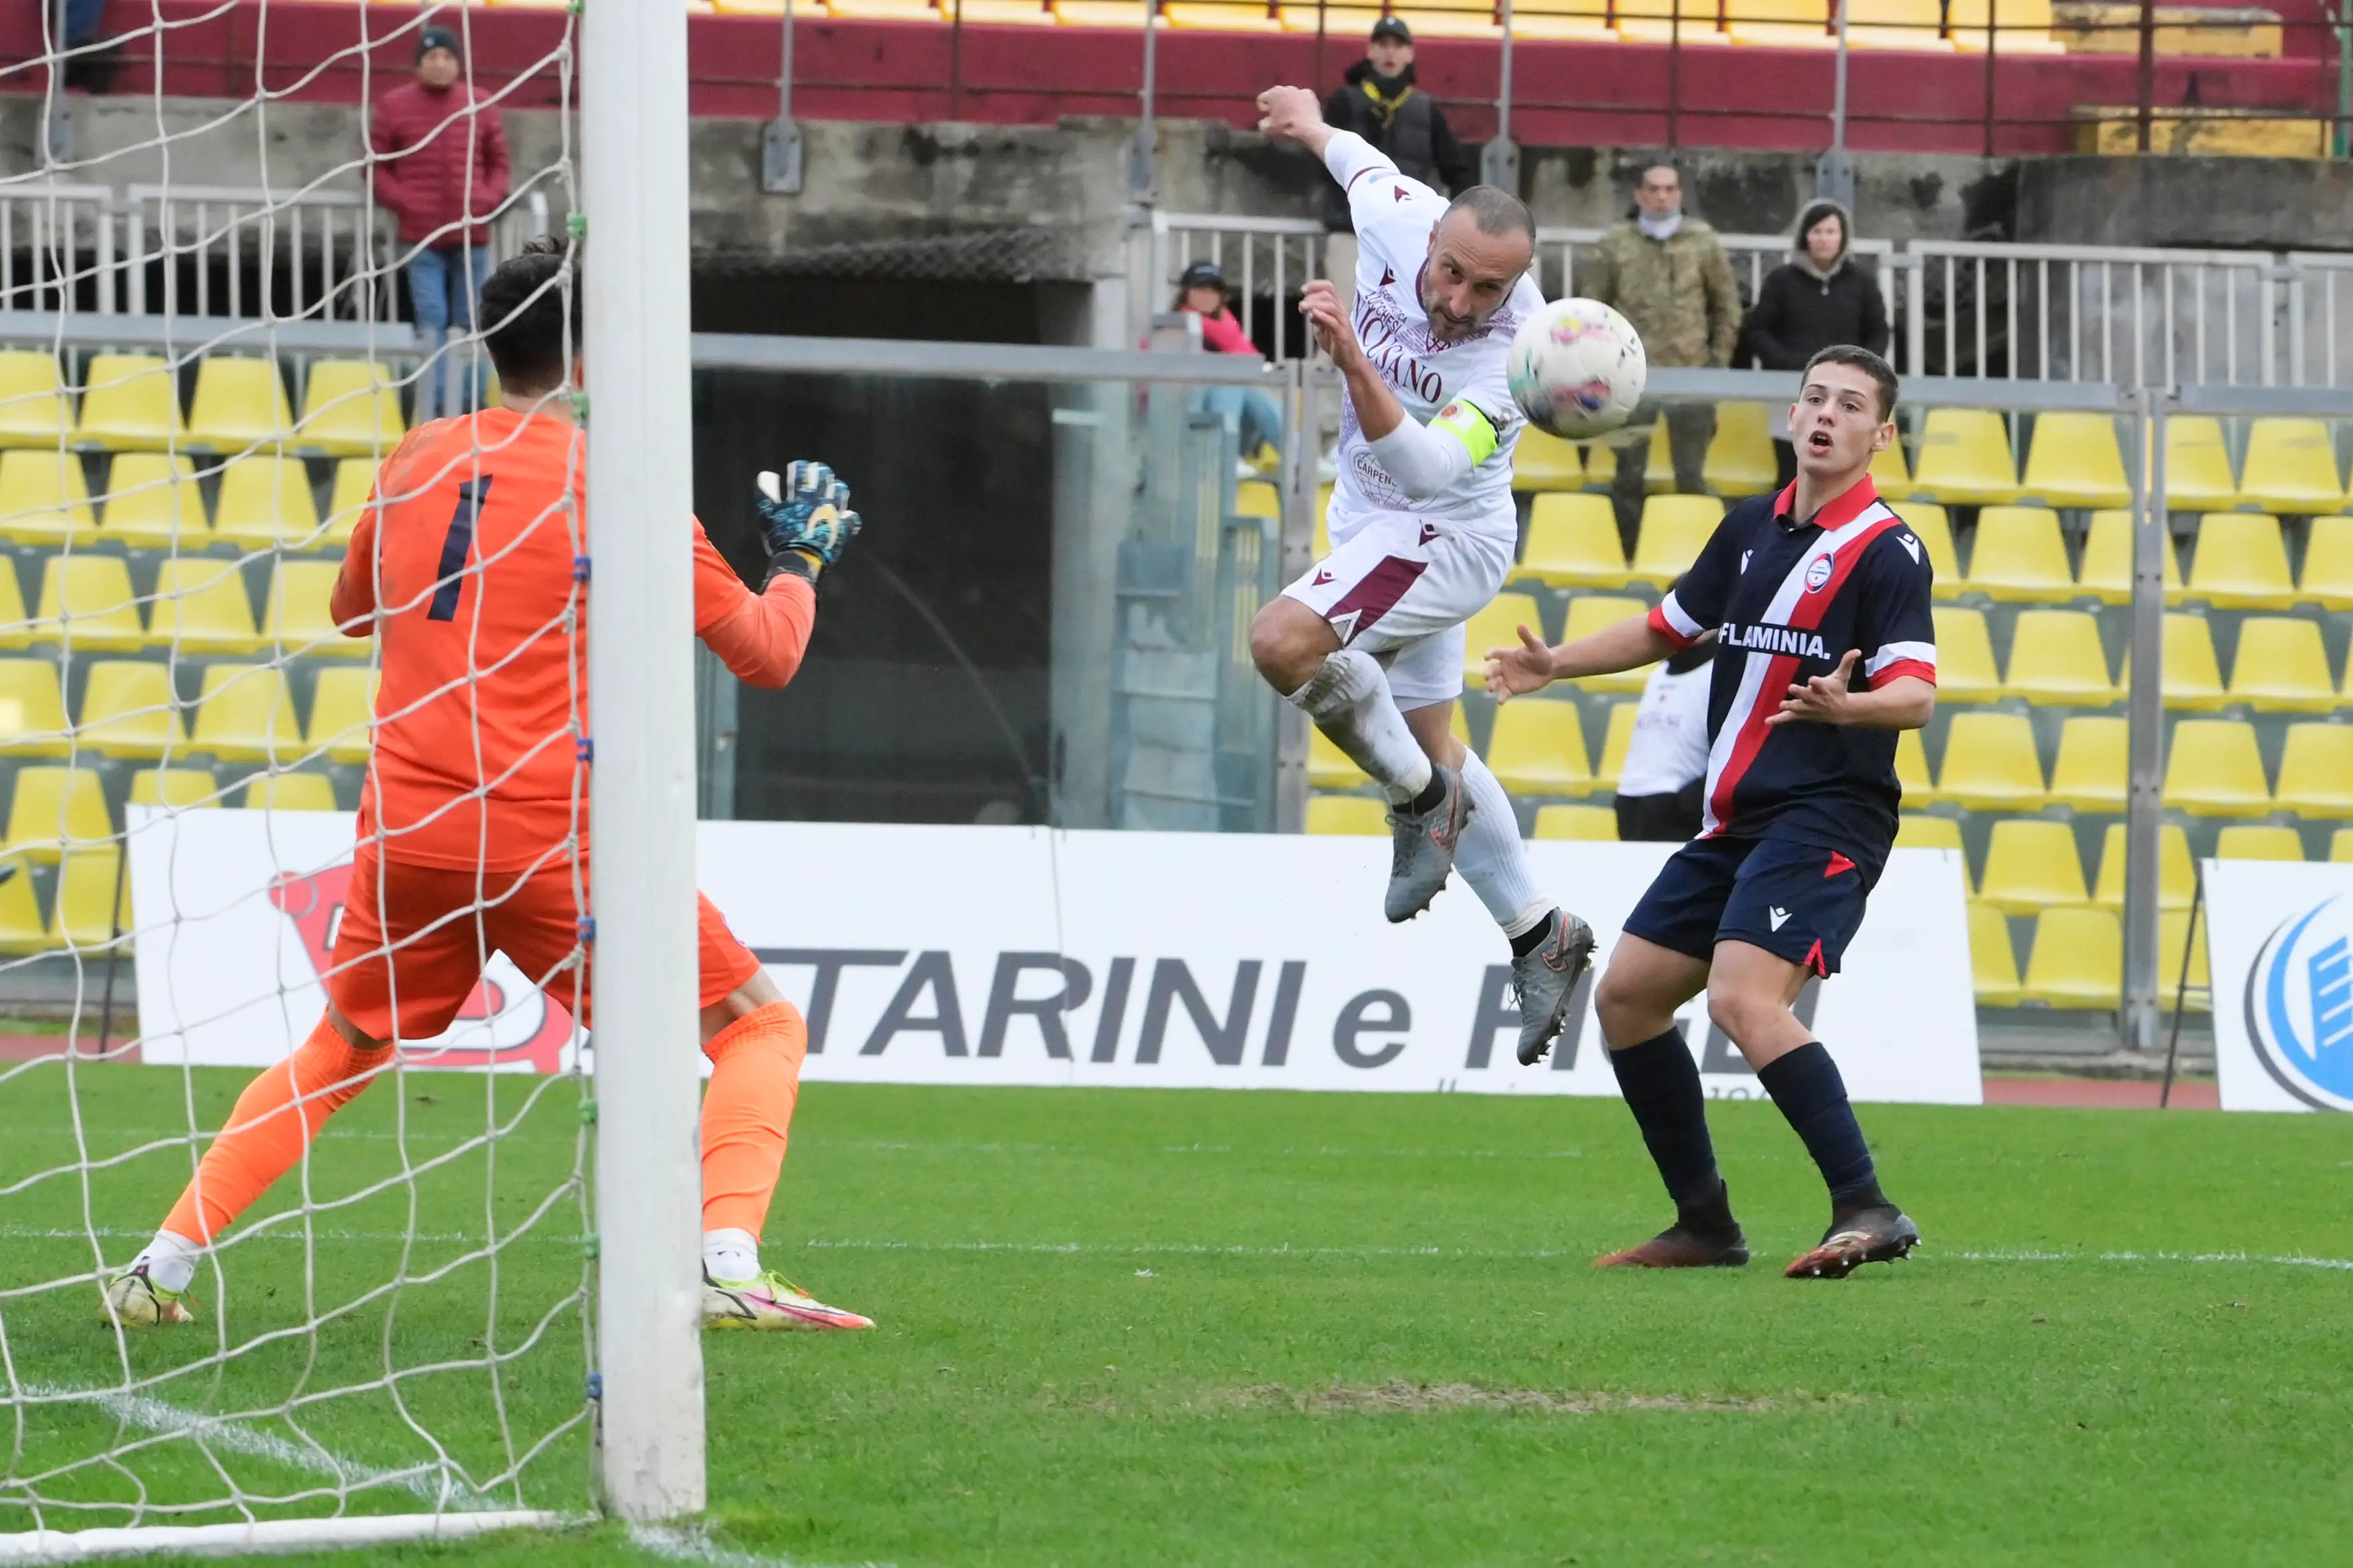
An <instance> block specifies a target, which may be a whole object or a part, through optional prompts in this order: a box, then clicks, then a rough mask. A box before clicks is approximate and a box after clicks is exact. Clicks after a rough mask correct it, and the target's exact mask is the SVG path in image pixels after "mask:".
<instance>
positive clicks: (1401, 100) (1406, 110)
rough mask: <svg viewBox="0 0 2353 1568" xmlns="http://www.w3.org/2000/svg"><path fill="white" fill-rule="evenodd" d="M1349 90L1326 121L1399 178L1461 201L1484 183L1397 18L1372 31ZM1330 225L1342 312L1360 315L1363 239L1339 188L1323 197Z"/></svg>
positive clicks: (1327, 254)
mask: <svg viewBox="0 0 2353 1568" xmlns="http://www.w3.org/2000/svg"><path fill="white" fill-rule="evenodd" d="M1344 80H1345V86H1343V87H1341V88H1339V89H1337V90H1336V91H1335V92H1334V93H1333V94H1332V96H1331V97H1330V98H1328V99H1326V100H1324V123H1325V124H1326V125H1329V126H1330V127H1332V129H1333V130H1335V131H1353V132H1356V134H1357V135H1359V136H1361V137H1363V138H1364V139H1365V140H1366V141H1367V142H1371V143H1372V144H1373V145H1374V146H1376V147H1377V148H1379V149H1380V150H1381V151H1382V152H1384V153H1388V155H1389V158H1390V160H1391V161H1392V162H1393V163H1396V164H1397V166H1398V173H1399V174H1403V175H1405V176H1406V177H1407V178H1408V179H1414V180H1419V181H1420V182H1421V183H1422V184H1425V185H1428V186H1429V187H1430V189H1432V190H1434V191H1438V192H1440V193H1442V194H1444V195H1460V194H1461V192H1463V191H1466V190H1468V189H1470V188H1471V187H1472V185H1474V184H1478V183H1479V182H1478V176H1477V174H1475V173H1474V172H1473V168H1472V161H1471V154H1470V153H1467V152H1465V151H1464V150H1463V147H1462V143H1461V142H1457V141H1456V140H1455V139H1454V128H1453V127H1452V126H1451V125H1449V124H1447V123H1446V113H1445V111H1444V110H1441V109H1440V108H1439V107H1438V100H1436V99H1433V98H1431V97H1430V95H1429V94H1428V93H1425V92H1423V91H1421V90H1420V89H1419V88H1417V87H1415V86H1414V82H1413V31H1412V29H1411V28H1409V27H1408V26H1406V25H1405V23H1404V21H1403V20H1402V19H1400V18H1398V17H1396V16H1383V17H1382V18H1381V19H1380V20H1379V21H1377V22H1376V23H1374V24H1373V36H1372V37H1371V38H1370V39H1368V40H1367V41H1366V44H1365V58H1363V59H1361V60H1358V61H1357V62H1356V64H1355V65H1352V66H1350V67H1349V68H1348V74H1347V76H1346V77H1345V79H1344ZM1324 227H1325V228H1326V229H1328V230H1329V231H1331V235H1332V237H1331V240H1330V241H1329V242H1328V246H1327V248H1326V249H1325V251H1324V261H1325V265H1324V276H1325V277H1326V278H1329V279H1331V280H1332V282H1333V285H1334V286H1335V287H1336V288H1337V289H1339V290H1340V303H1341V304H1342V306H1344V307H1346V308H1350V309H1353V308H1354V304H1355V300H1356V227H1355V225H1354V224H1353V223H1351V222H1350V220H1349V217H1348V194H1347V193H1346V192H1345V191H1343V190H1342V189H1341V188H1340V187H1339V186H1338V185H1337V184H1326V185H1325V187H1324Z"/></svg>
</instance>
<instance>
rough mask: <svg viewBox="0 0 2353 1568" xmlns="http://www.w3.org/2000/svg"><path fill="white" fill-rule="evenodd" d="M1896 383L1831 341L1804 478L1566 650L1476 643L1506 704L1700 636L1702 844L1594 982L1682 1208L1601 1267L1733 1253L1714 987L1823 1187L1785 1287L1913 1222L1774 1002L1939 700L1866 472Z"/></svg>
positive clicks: (1741, 1242)
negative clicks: (1711, 657)
mask: <svg viewBox="0 0 2353 1568" xmlns="http://www.w3.org/2000/svg"><path fill="white" fill-rule="evenodd" d="M1894 412H1895V373H1894V371H1893V370H1891V369H1889V368H1888V365H1887V362H1886V361H1884V360H1883V359H1881V358H1880V357H1879V356H1878V355H1877V354H1874V353H1869V352H1868V351H1866V350H1863V349H1859V348H1852V347H1838V348H1828V349H1824V350H1823V351H1822V352H1821V353H1818V354H1816V355H1815V356H1814V357H1813V360H1812V362H1811V363H1809V364H1808V365H1807V366H1806V373H1805V378H1804V380H1803V382H1802V383H1801V384H1800V385H1799V394H1798V402H1797V405H1796V406H1795V407H1794V408H1792V409H1791V411H1790V426H1791V434H1792V436H1793V437H1794V439H1795V442H1796V445H1797V448H1798V478H1797V481H1796V482H1795V483H1794V484H1792V485H1790V486H1789V487H1788V489H1784V490H1782V491H1781V492H1780V493H1779V494H1778V495H1767V496H1758V497H1757V498H1755V499H1754V500H1746V501H1743V502H1741V503H1740V504H1738V505H1736V506H1735V507H1734V508H1733V509H1732V510H1730V511H1728V512H1726V513H1725V518H1724V521H1723V523H1722V524H1721V525H1720V526H1719V527H1718V528H1717V529H1716V531H1715V536H1714V537H1713V538H1711V539H1710V540H1709V541H1708V542H1707V546H1706V548H1705V549H1704V550H1702V551H1701V552H1700V555H1699V559H1698V561H1697V562H1695V563H1694V564H1693V566H1692V569H1691V571H1690V572H1689V573H1688V574H1685V576H1684V577H1683V580H1682V582H1681V583H1679V584H1677V585H1676V586H1675V588H1674V590H1673V591H1672V593H1670V594H1668V595H1667V596H1666V597H1665V598H1664V599H1663V600H1662V601H1661V602H1660V604H1659V606H1658V608H1656V609H1654V610H1652V611H1651V614H1650V616H1649V618H1648V619H1647V620H1630V621H1624V622H1620V624H1619V625H1617V626H1611V627H1609V629H1608V630H1606V631H1602V632H1598V633H1596V634H1595V635H1593V636H1592V637H1584V638H1580V639H1579V640H1578V641H1577V642H1574V643H1571V644H1568V645H1567V646H1566V647H1546V646H1545V644H1544V641H1543V639H1542V638H1540V637H1537V636H1536V635H1535V633H1534V632H1532V631H1530V630H1529V629H1528V628H1527V627H1525V626H1522V627H1521V628H1520V640H1521V646H1520V647H1516V648H1495V649H1493V650H1491V651H1490V653H1489V655H1488V660H1489V662H1488V666H1487V686H1488V689H1489V690H1491V691H1492V692H1493V693H1494V695H1495V696H1496V698H1497V700H1507V699H1509V698H1511V697H1513V696H1515V695H1518V694H1520V693H1523V692H1528V691H1534V690H1535V689H1538V688H1540V687H1542V686H1544V685H1545V684H1546V682H1547V681H1552V680H1560V679H1570V678H1573V677H1577V676H1586V675H1605V674H1608V673H1609V672H1611V671H1614V670H1620V669H1630V668H1634V667H1636V666H1638V665H1644V664H1649V663H1651V661H1652V660H1655V659H1658V658H1663V657H1664V656H1666V655H1667V654H1670V653H1672V652H1674V651H1675V650H1677V649H1679V648H1683V647H1689V646H1690V645H1691V644H1692V643H1693V642H1694V641H1695V640H1696V639H1697V638H1698V637H1700V636H1701V634H1703V633H1704V632H1706V631H1708V630H1711V629H1713V630H1714V631H1715V633H1716V653H1715V670H1714V672H1713V676H1712V685H1711V688H1710V692H1709V702H1708V741H1709V749H1708V762H1707V783H1706V786H1705V793H1704V797H1703V798H1704V813H1703V816H1702V821H1701V828H1700V836H1699V837H1697V838H1695V839H1694V840H1692V842H1691V843H1689V844H1688V845H1686V846H1684V847H1683V849H1681V850H1680V851H1678V852H1677V853H1676V855H1675V857H1674V858H1672V859H1671V860H1669V861H1668V862H1667V863H1666V865H1665V866H1664V867H1663V868H1661V870H1660V872H1659V876H1658V879H1657V880H1655V881H1653V882H1652V883H1651V889H1650V891H1649V892H1647V893H1645V894H1644V895H1643V896H1642V900H1641V903H1639V904H1637V905H1636V906H1635V908H1634V912H1633V913H1632V914H1630V915H1629V916H1628V917H1627V920H1626V926H1625V934H1624V935H1623V936H1622V937H1621V938H1620V941H1619V943H1618V947H1617V950H1616V951H1615V952H1612V953H1611V954H1610V958H1609V971H1608V972H1607V973H1605V974H1604V975H1603V976H1602V979H1601V984H1600V985H1599V988H1598V989H1597V991H1596V993H1595V995H1594V1010H1595V1013H1596V1014H1597V1016H1599V1019H1600V1021H1601V1032H1602V1035H1603V1037H1605V1038H1606V1039H1607V1040H1608V1041H1609V1062H1610V1066H1611V1067H1612V1068H1615V1069H1616V1071H1617V1074H1618V1083H1619V1087H1620V1089H1622V1090H1624V1092H1625V1095H1626V1103H1627V1105H1628V1107H1629V1108H1630V1110H1632V1111H1633V1112H1634V1120H1635V1121H1636V1122H1637V1123H1639V1124H1640V1126H1641V1131H1642V1141H1643V1142H1644V1143H1645V1144H1647V1145H1648V1146H1649V1148H1650V1151H1651V1158H1652V1160H1654V1161H1655V1162H1656V1163H1657V1164H1658V1167H1659V1173H1660V1174H1661V1175H1662V1177H1664V1178H1665V1180H1666V1184H1667V1192H1668V1194H1669V1195H1670V1196H1672V1198H1673V1199H1674V1201H1675V1209H1676V1219H1675V1223H1674V1225H1673V1226H1670V1227H1669V1228H1668V1229H1666V1230H1665V1231H1662V1233H1660V1234H1659V1235H1658V1236H1656V1237H1652V1238H1651V1240H1649V1241H1646V1242H1644V1243H1643V1244H1642V1245H1641V1246H1640V1247H1632V1248H1630V1249H1628V1250H1627V1251H1624V1252H1617V1253H1612V1254H1610V1255H1609V1256H1608V1257H1606V1258H1599V1259H1598V1260H1597V1261H1598V1262H1599V1265H1601V1266H1602V1267H1605V1268H1608V1267H1633V1268H1695V1267H1703V1266H1708V1265H1736V1264H1742V1263H1746V1262H1747V1261H1748V1245H1747V1242H1746V1240H1745V1239H1744V1238H1743V1237H1742V1236H1741V1233H1740V1226H1739V1225H1738V1224H1737V1223H1736V1222H1735V1220H1734V1219H1733V1217H1732V1205H1731V1202H1730V1200H1729V1198H1728V1197H1727V1196H1726V1195H1725V1186H1724V1180H1723V1178H1722V1177H1721V1176H1719V1175H1718V1174H1717V1173H1716V1167H1715V1150H1714V1149H1713V1147H1712V1146H1711V1145H1710V1143H1709V1142H1708V1135H1707V1118H1706V1109H1705V1108H1706V1098H1705V1096H1704V1093H1703V1092H1702V1089H1701V1085H1700V1079H1699V1068H1698V1066H1697V1064H1696V1063H1695V1062H1694V1060H1693V1058H1692V1054H1691V1050H1690V1047H1688V1046H1686V1045H1685V1044H1684V1042H1683V1035H1682V1033H1681V1031H1679V1030H1678V1029H1677V1028H1676V1027H1675V1021H1674V1016H1675V1011H1676V1009H1678V1008H1680V1007H1681V1006H1682V1005H1683V1004H1684V1003H1686V1002H1688V1001H1690V1000H1691V998H1692V997H1694V995H1697V994H1699V993H1700V991H1701V990H1703V989H1704V990H1705V991H1706V992H1707V1010H1708V1016H1709V1017H1710V1018H1711V1019H1713V1020H1714V1021H1715V1024H1716V1025H1717V1026H1719V1027H1721V1028H1722V1029H1723V1030H1724V1032H1725V1034H1727V1035H1729V1036H1731V1037H1732V1039H1733V1042H1734V1043H1735V1044H1736V1045H1737V1046H1738V1047H1740V1050H1741V1054H1742V1055H1743V1056H1745V1057H1746V1058H1748V1063H1749V1065H1750V1066H1751V1067H1753V1068H1756V1069H1757V1079H1758V1080H1759V1081H1760V1082H1761V1083H1762V1084H1763V1085H1764V1088H1765V1090H1766V1092H1767V1093H1768V1094H1770V1095H1771V1096H1772V1097H1773V1102H1774V1103H1775V1104H1776V1105H1778V1106H1779V1107H1780V1108H1781V1112H1782V1114H1783V1115H1785V1116H1786V1117H1788V1120H1789V1125H1790V1126H1791V1127H1792V1128H1794V1129H1795V1130H1796V1131H1797V1133H1798V1136H1799V1138H1801V1139H1803V1140H1804V1141H1805V1144H1806V1148H1807V1151H1808V1152H1810V1153H1811V1154H1812V1155H1813V1157H1814V1162H1815V1163H1816V1164H1818V1165H1819V1166H1820V1167H1821V1172H1822V1177H1823V1179H1824V1180H1825V1181H1826V1182H1827V1183H1828V1184H1829V1185H1830V1189H1831V1226H1830V1229H1829V1231H1828V1232H1827V1233H1826V1234H1825V1235H1824V1236H1823V1237H1822V1242H1821V1245H1820V1246H1819V1247H1815V1248H1814V1249H1813V1250H1811V1251H1810V1252H1808V1253H1806V1254H1805V1255H1804V1256H1803V1257H1800V1258H1798V1259H1797V1261H1795V1262H1793V1263H1791V1264H1790V1265H1789V1267H1788V1274H1789V1275H1790V1276H1791V1277H1792V1278H1829V1279H1841V1278H1843V1277H1844V1276H1846V1275H1847V1274H1849V1273H1852V1271H1853V1270H1854V1269H1855V1268H1857V1267H1858V1266H1859V1265H1861V1264H1864V1263H1876V1262H1881V1261H1884V1260H1889V1259H1893V1258H1901V1257H1903V1256H1904V1255H1905V1253H1906V1252H1908V1251H1910V1250H1911V1249H1912V1247H1914V1246H1915V1244H1916V1243H1917V1242H1918V1241H1919V1239H1920V1233H1919V1230H1918V1228H1917V1227H1916V1226H1914V1225H1913V1223H1912V1221H1911V1220H1910V1219H1909V1218H1908V1217H1906V1216H1905V1214H1904V1212H1903V1211H1902V1210H1901V1209H1899V1208H1897V1207H1896V1206H1895V1205H1894V1204H1892V1203H1890V1202H1888V1200H1887V1197H1886V1195H1885V1194H1883V1193H1882V1192H1881V1191H1880V1190H1879V1180H1878V1174H1877V1172H1876V1171H1875V1169H1874V1168H1873V1164H1872V1159H1871V1152H1870V1150H1869V1149H1868V1148H1867V1147H1866V1146H1865V1145H1864V1143H1863V1141H1862V1128H1861V1127H1860V1126H1858V1125H1857V1124H1856V1121H1855V1119H1854V1111H1853V1109H1852V1107H1851V1106H1850V1105H1849V1104H1848V1103H1847V1096H1846V1085H1845V1083H1844V1082H1843V1080H1841V1078H1840V1077H1839V1070H1838V1067H1837V1065H1836V1064H1835V1063H1833V1062H1832V1061H1831V1057H1830V1053H1829V1052H1828V1051H1827V1050H1825V1049H1823V1048H1822V1044H1821V1042H1820V1041H1819V1040H1817V1039H1815V1038H1814V1037H1813V1033H1812V1031H1811V1030H1810V1028H1809V1027H1808V1026H1806V1025H1805V1024H1803V1023H1800V1022H1799V1019H1798V1017H1797V1016H1796V1015H1795V1014H1794V1013H1792V1012H1791V1011H1790V1004H1792V1003H1793V1002H1795V1001H1796V1000H1797V997H1798V993H1799V991H1800V990H1801V989H1803V987H1804V986H1805V984H1806V982H1807V981H1808V980H1809V979H1810V978H1812V977H1814V976H1817V975H1820V976H1825V977H1826V976H1829V975H1831V974H1834V973H1837V972H1838V967H1839V959H1840V957H1841V954H1842V953H1843V952H1845V951H1846V945H1847V943H1848V942H1850V941H1851V940H1852V938H1853V936H1854V933H1855V931H1856V929H1857V928H1858V927H1860V926H1861V925H1862V911H1863V903H1864V900H1866V899H1867V898H1868V897H1869V896H1870V892H1871V889H1872V885H1873V883H1874V882H1876V881H1877V880H1878V879H1879V873H1880V870H1881V868H1883V866H1885V865H1886V863H1887V851H1888V849H1889V847H1891V846H1892V845H1893V844H1894V839H1895V807H1896V802H1897V801H1898V800H1899V799H1900V798H1901V797H1902V795H1903V791H1902V789H1901V787H1900V786H1899V785H1898V784H1896V782H1895V738H1896V731H1900V730H1916V729H1918V728H1920V727H1921V726H1922V725H1924V724H1926V723H1927V721H1928V719H1929V716H1930V715H1931V714H1932V713H1934V712H1935V711H1936V626H1935V623H1934V621H1933V620H1932V619H1931V618H1930V615H1929V605H1928V600H1929V588H1930V584H1931V575H1932V574H1931V572H1930V569H1929V565H1928V557H1927V552H1926V550H1925V549H1924V548H1923V547H1922V546H1921V543H1920V541H1919V539H1918V537H1917V536H1916V535H1915V534H1914V533H1913V532H1912V531H1911V530H1910V529H1909V528H1907V527H1905V523H1904V520H1903V519H1902V518H1900V517H1898V516H1896V515H1895V513H1894V512H1893V511H1891V510H1888V508H1887V505H1886V503H1885V502H1883V501H1882V500H1880V499H1879V492H1878V490H1877V489H1876V488H1875V487H1873V484H1872V482H1871V460H1872V458H1873V455H1874V454H1875V453H1878V452H1880V451H1882V450H1883V449H1884V448H1885V447H1886V446H1887V444H1888V443H1889V442H1890V441H1893V440H1894V438H1895V426H1894V423H1893V417H1894Z"/></svg>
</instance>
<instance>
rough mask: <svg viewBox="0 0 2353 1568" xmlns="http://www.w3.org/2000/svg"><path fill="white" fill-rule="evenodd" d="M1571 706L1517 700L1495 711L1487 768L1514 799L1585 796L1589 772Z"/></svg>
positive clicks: (1589, 788) (1580, 722)
mask: <svg viewBox="0 0 2353 1568" xmlns="http://www.w3.org/2000/svg"><path fill="white" fill-rule="evenodd" d="M1591 755H1592V753H1591V752H1588V751H1587V750H1586V749H1585V721H1584V719H1583V718H1582V717H1581V716H1580V715H1579V714H1578V712H1577V704H1576V703H1574V702H1565V701H1553V702H1547V701H1546V700H1543V699H1542V698H1525V697H1524V698H1521V699H1519V700H1515V701H1512V702H1506V703H1504V705H1503V706H1502V707H1501V708H1498V709H1496V710H1495V732H1494V734H1493V737H1492V738H1491V739H1490V740H1489V741H1488V742H1487V766H1488V767H1489V768H1490V769H1492V770H1493V772H1494V774H1495V776H1496V777H1497V778H1498V779H1500V780H1502V781H1503V784H1504V788H1505V789H1507V790H1509V791H1511V792H1512V793H1513V794H1514V795H1587V794H1590V793H1591V791H1592V789H1593V769H1592V766H1591V764H1590V763H1589V762H1588V758H1589V757H1590V756H1591Z"/></svg>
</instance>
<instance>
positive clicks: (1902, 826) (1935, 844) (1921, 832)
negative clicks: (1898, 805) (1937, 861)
mask: <svg viewBox="0 0 2353 1568" xmlns="http://www.w3.org/2000/svg"><path fill="white" fill-rule="evenodd" d="M1895 847H1897V848H1898V849H1958V848H1960V847H1961V825H1960V824H1959V823H1957V822H1956V821H1954V820H1953V819H1952V818H1951V817H1949V816H1928V815H1927V814H1926V812H1918V811H1907V812H1905V813H1904V814H1903V815H1902V816H1898V817H1897V818H1896V819H1895ZM1961 877H1962V879H1963V880H1967V879H1968V862H1967V861H1963V862H1962V863H1961Z"/></svg>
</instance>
